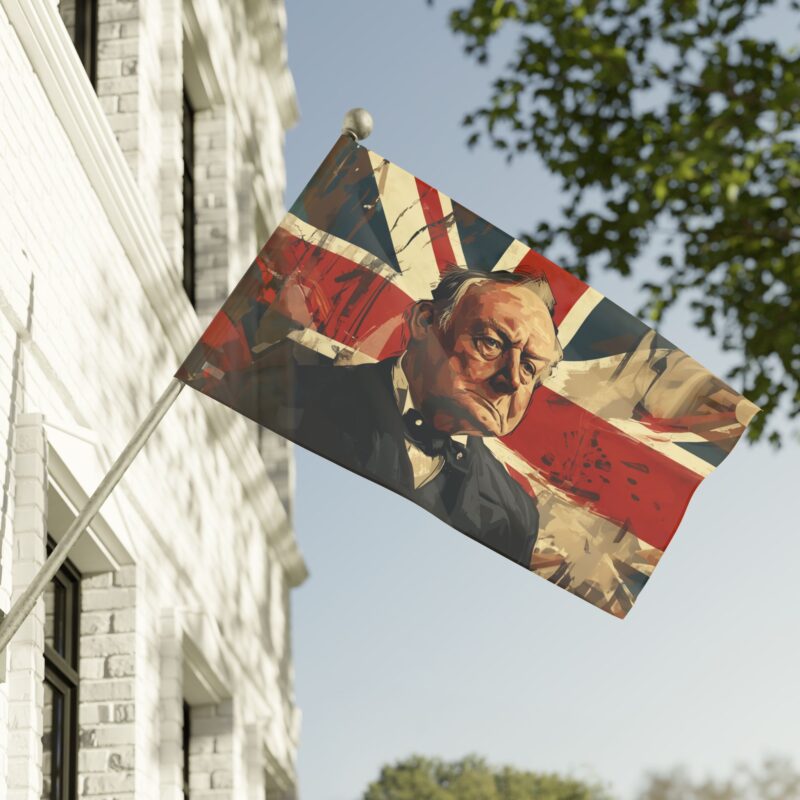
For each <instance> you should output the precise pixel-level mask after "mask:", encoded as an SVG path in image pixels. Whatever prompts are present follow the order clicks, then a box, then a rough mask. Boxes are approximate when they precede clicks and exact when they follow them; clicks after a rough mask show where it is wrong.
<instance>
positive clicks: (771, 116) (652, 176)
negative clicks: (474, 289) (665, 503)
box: [429, 0, 800, 442]
mask: <svg viewBox="0 0 800 800" xmlns="http://www.w3.org/2000/svg"><path fill="white" fill-rule="evenodd" d="M429 1H430V0H429ZM773 6H774V0H471V2H469V3H467V4H466V5H465V6H462V7H459V8H457V9H456V10H454V11H452V12H451V15H450V26H451V28H452V30H453V31H454V32H455V33H456V34H458V35H459V36H460V37H463V40H464V46H465V49H466V52H467V53H468V54H470V55H471V56H473V57H475V58H476V59H477V60H478V61H480V62H484V61H486V60H487V57H488V55H489V50H490V45H491V44H492V42H493V40H494V39H495V38H496V37H497V36H498V34H500V33H501V31H503V42H504V43H506V42H508V41H509V39H510V38H514V39H515V41H516V45H515V47H514V53H513V58H512V59H511V61H510V62H508V63H507V64H506V65H505V67H504V68H503V69H502V70H501V72H500V76H499V77H498V78H497V80H496V81H495V82H494V83H493V90H492V92H491V94H490V97H489V98H488V100H487V102H486V105H485V106H484V107H481V108H479V109H477V110H475V111H473V112H472V113H470V114H468V115H467V116H466V117H465V120H464V123H465V125H466V126H467V127H468V129H469V130H470V139H469V141H470V143H471V144H475V143H476V142H478V141H479V140H481V139H482V138H486V139H488V140H489V141H490V142H491V144H492V145H493V146H495V147H497V148H500V149H502V150H504V151H506V153H507V154H508V158H509V159H513V158H516V157H518V156H520V155H523V154H525V153H526V152H528V151H534V152H536V153H538V155H539V156H540V157H541V158H542V159H543V161H544V163H545V165H546V166H547V168H548V169H549V170H550V171H551V172H552V173H554V174H555V175H556V176H558V177H559V178H560V180H561V183H562V188H563V190H564V193H565V195H566V197H567V201H566V204H565V206H564V207H563V208H562V209H561V211H562V220H561V221H560V222H552V221H550V222H541V223H540V224H539V225H538V227H535V228H532V230H531V231H529V232H528V233H527V234H525V235H524V237H523V238H525V240H526V241H527V242H528V243H529V244H530V245H531V246H534V247H536V248H537V249H539V250H545V251H546V252H548V255H551V256H553V257H555V258H556V260H558V261H559V263H561V264H562V266H564V267H566V268H567V269H570V270H571V271H573V272H575V273H576V274H577V275H579V276H581V277H584V278H585V277H587V275H588V272H589V269H590V268H592V269H594V268H595V267H606V268H610V269H613V270H616V271H618V272H620V273H622V274H623V275H628V274H629V273H630V272H631V268H632V266H633V265H634V263H635V262H636V260H637V258H640V257H641V256H642V255H643V254H644V255H646V257H648V258H653V259H655V260H657V261H658V263H659V264H660V265H661V266H662V267H663V273H662V274H663V280H661V281H659V282H652V283H647V284H644V286H645V288H646V290H647V302H646V305H645V307H644V308H643V309H642V312H643V313H647V314H648V315H649V316H650V318H651V319H652V320H653V321H655V322H656V323H657V322H658V321H659V320H660V319H661V317H662V315H663V313H664V312H665V311H666V310H667V309H668V308H669V307H670V306H671V305H672V304H673V303H675V302H676V301H677V300H678V299H679V298H680V299H688V300H690V301H691V306H692V307H693V309H694V314H695V315H696V323H697V324H698V325H699V327H701V328H703V329H705V330H707V331H709V332H710V333H711V334H712V335H714V336H717V337H719V338H720V340H721V343H722V346H723V347H724V348H725V349H726V350H731V351H734V352H735V353H736V354H737V358H736V363H735V366H734V368H733V369H732V371H731V372H730V373H729V377H730V378H734V379H736V382H737V384H738V385H739V386H741V387H743V389H744V391H745V392H746V393H747V395H748V397H749V398H750V399H751V400H753V401H754V402H755V403H757V404H758V405H760V406H761V407H762V408H763V409H764V412H765V413H763V414H760V415H758V416H757V417H756V418H755V420H754V422H753V425H752V426H751V428H750V435H751V437H753V438H757V437H758V436H760V435H761V434H762V433H764V432H765V426H766V432H767V433H768V434H769V436H770V440H771V441H773V442H779V441H780V436H779V435H778V432H777V430H776V427H777V426H776V425H775V424H774V423H773V424H772V425H771V426H769V425H767V422H768V418H769V416H770V414H771V413H772V412H774V411H775V410H776V408H777V407H778V406H779V403H780V404H781V406H782V407H784V408H785V409H787V410H788V411H789V413H790V414H791V415H792V416H793V417H796V416H797V415H798V414H800V211H799V210H798V203H797V198H798V192H800V136H799V135H798V120H799V119H800V60H799V59H798V55H797V52H796V51H794V52H789V51H784V49H782V47H781V46H780V45H779V43H778V42H777V41H775V40H772V39H770V38H769V37H767V38H764V37H763V36H757V35H755V33H754V26H755V25H757V23H758V20H759V19H760V18H761V17H763V15H764V14H766V13H768V12H770V10H771V7H773ZM799 8H800V0H790V5H789V7H787V8H784V9H783V10H782V11H781V12H780V13H781V14H782V19H784V21H791V22H792V24H793V26H794V30H795V31H796V30H797V24H798V22H800V14H798V13H797V12H798V9H799ZM793 38H796V37H793ZM554 246H558V247H559V249H563V250H564V251H565V252H564V253H563V254H562V253H561V252H554V249H553V248H554ZM773 420H774V417H773Z"/></svg>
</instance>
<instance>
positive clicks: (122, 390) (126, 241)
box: [0, 0, 306, 800]
mask: <svg viewBox="0 0 800 800" xmlns="http://www.w3.org/2000/svg"><path fill="white" fill-rule="evenodd" d="M284 33H285V17H284V10H283V4H282V0H60V2H59V0H35V2H31V0H0V120H1V122H0V258H1V259H2V267H0V442H2V444H1V445H0V447H2V450H3V464H2V468H1V469H0V480H2V499H1V500H0V611H3V612H5V611H7V610H8V608H9V607H10V605H11V603H12V602H13V600H14V599H15V597H16V596H18V595H19V594H20V593H21V592H22V591H23V590H24V588H25V587H26V586H27V585H28V583H29V581H30V580H31V578H32V577H33V575H34V574H35V572H36V570H37V569H38V567H39V566H40V565H41V564H42V563H43V561H44V559H45V557H46V550H47V548H48V547H50V546H52V545H53V544H54V543H55V542H57V541H58V540H59V538H60V537H61V536H62V535H63V533H64V532H65V531H66V529H67V527H68V525H69V523H70V521H71V519H72V518H74V515H75V513H76V509H79V508H80V507H81V506H82V504H83V503H84V502H85V499H86V497H87V496H88V494H90V493H91V491H92V490H93V489H94V487H95V486H96V485H97V483H98V482H99V480H100V478H101V477H102V475H103V474H104V473H105V471H106V470H107V468H108V466H109V464H110V463H111V461H112V460H113V458H114V457H115V456H116V455H117V453H119V451H120V450H121V449H122V447H123V446H124V445H125V444H126V442H127V440H128V438H129V437H130V435H131V434H132V432H133V431H134V429H135V428H136V426H137V424H138V423H139V421H140V420H141V419H142V417H143V416H144V415H145V414H146V413H147V411H148V410H149V408H150V407H151V405H152V403H153V401H154V400H155V398H156V397H157V396H158V395H159V394H160V392H161V391H162V390H163V389H164V387H165V386H166V385H167V382H168V381H169V379H170V377H171V375H172V373H173V372H174V370H175V369H176V367H177V366H178V364H179V363H180V361H181V360H182V358H183V357H184V355H185V354H186V353H187V352H188V350H189V349H190V347H191V345H192V344H193V342H194V341H195V340H196V338H197V337H198V335H199V333H200V331H201V330H202V326H203V325H204V323H205V322H207V320H208V318H209V315H210V314H211V313H213V311H214V310H215V309H216V307H218V305H219V304H220V303H221V301H222V299H223V298H224V297H225V295H226V294H227V293H228V291H229V289H230V288H231V286H232V283H233V281H235V280H236V278H237V277H238V276H239V275H240V274H241V273H242V272H243V271H244V269H245V268H246V266H247V265H248V263H249V261H250V260H251V258H252V256H253V254H254V253H255V252H256V249H257V244H260V243H261V241H263V239H264V238H265V237H266V233H267V232H268V231H269V230H271V229H272V227H273V226H274V225H275V223H276V222H277V220H278V219H279V217H280V215H281V212H282V194H283V187H284V163H283V137H284V131H285V130H286V129H287V128H288V127H289V126H290V125H291V124H293V122H294V121H295V117H296V113H297V112H296V105H295V94H294V86H293V83H292V78H291V74H290V72H289V70H288V68H287V66H286V52H285V44H284V38H285V37H284ZM291 493H292V461H291V452H290V450H289V449H288V446H287V445H286V443H285V442H284V441H283V440H281V439H279V438H278V437H274V436H271V435H270V434H268V433H266V432H261V431H258V430H256V429H255V428H254V427H253V426H252V425H251V424H249V423H248V422H247V421H246V420H244V419H243V418H240V417H237V416H236V415H235V414H233V413H232V412H229V411H228V410H227V409H224V408H223V407H221V406H218V405H217V404H214V403H213V402H211V401H208V400H207V399H205V398H202V397H200V396H199V395H196V394H194V393H192V392H190V391H189V390H187V391H184V392H183V393H182V394H181V396H180V397H179V398H178V400H177V402H176V404H175V405H174V407H173V408H172V409H171V410H170V411H169V413H168V414H167V416H166V417H165V419H164V420H163V422H162V423H161V425H160V426H159V428H158V429H157V431H156V432H155V434H154V435H153V437H152V439H151V441H150V442H149V443H148V444H147V446H146V447H145V449H144V450H143V451H142V453H141V454H140V455H139V456H138V457H137V459H136V461H135V462H134V464H133V465H132V467H131V468H130V470H129V472H128V473H127V474H126V476H125V477H124V479H123V481H122V482H121V484H120V485H119V486H118V487H117V489H116V490H115V492H114V493H113V495H112V497H111V498H110V499H109V501H108V502H107V503H106V505H105V506H104V507H103V509H102V511H101V514H100V515H99V516H98V518H97V519H96V521H95V522H94V523H93V524H92V526H91V529H90V530H89V531H87V532H86V533H85V534H84V535H83V536H82V537H81V540H80V541H79V543H78V544H77V545H76V547H75V548H74V550H73V551H72V554H71V558H70V562H69V564H68V565H66V566H65V568H64V569H63V570H62V571H61V572H60V573H59V575H58V576H57V577H56V580H55V581H54V582H53V583H52V585H51V586H50V587H49V589H48V591H47V592H46V593H45V595H44V597H43V598H42V599H41V600H40V601H39V602H38V603H37V606H36V608H35V610H34V612H33V613H32V614H31V615H30V617H29V618H28V619H27V620H26V622H25V623H24V625H23V627H22V628H21V629H20V631H19V632H18V633H17V635H16V636H15V638H14V639H13V641H12V643H11V644H10V645H9V647H8V648H7V650H6V652H5V653H3V654H0V797H7V798H8V799H9V800H35V799H38V798H43V797H46V798H57V799H58V800H63V798H67V797H81V798H82V797H91V798H103V797H106V798H112V797H113V798H116V799H117V800H124V799H125V798H143V799H144V798H146V799H147V800H154V799H155V798H161V800H178V798H184V797H190V798H192V800H202V799H203V798H247V800H255V798H259V800H262V799H263V798H267V800H273V798H274V799H275V800H286V799H287V798H294V797H295V795H296V788H295V784H296V781H295V771H294V761H295V754H296V749H297V739H298V733H299V712H298V709H297V708H296V706H295V704H294V697H293V675H292V657H291V647H290V624H289V595H290V592H291V589H292V588H294V587H296V586H297V585H299V584H300V583H301V582H302V581H303V580H304V579H305V577H306V568H305V564H304V562H303V559H302V556H301V555H300V553H299V551H298V549H297V546H296V543H295V540H294V534H293V530H292V523H291Z"/></svg>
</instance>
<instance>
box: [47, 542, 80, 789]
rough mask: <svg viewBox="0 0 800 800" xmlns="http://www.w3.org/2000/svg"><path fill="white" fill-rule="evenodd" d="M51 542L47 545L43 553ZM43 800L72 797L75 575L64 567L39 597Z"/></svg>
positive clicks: (77, 620) (77, 608) (74, 783)
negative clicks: (42, 620) (42, 613)
mask: <svg viewBox="0 0 800 800" xmlns="http://www.w3.org/2000/svg"><path fill="white" fill-rule="evenodd" d="M54 546H55V543H54V542H53V541H52V540H48V545H47V551H48V554H49V553H50V551H52V549H53V547H54ZM44 604H45V623H44V727H43V733H42V750H43V758H42V772H43V783H42V800H68V798H72V797H76V796H77V763H78V636H79V625H80V574H79V573H78V571H77V570H76V569H75V567H74V566H73V565H72V564H71V563H70V562H69V561H66V562H64V564H63V566H62V567H61V568H60V569H59V571H58V572H57V573H56V574H55V577H54V578H53V580H52V581H51V582H50V584H49V585H48V587H47V589H46V590H45V593H44Z"/></svg>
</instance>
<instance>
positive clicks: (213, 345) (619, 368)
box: [176, 136, 758, 617]
mask: <svg viewBox="0 0 800 800" xmlns="http://www.w3.org/2000/svg"><path fill="white" fill-rule="evenodd" d="M176 377H178V378H179V379H180V380H181V381H183V382H184V383H186V384H187V385H189V386H191V387H193V388H194V389H196V390H198V391H200V392H202V393H203V394H205V395H208V396H209V397H212V398H214V399H216V400H218V401H219V402H222V403H224V404H225V405H227V406H229V407H231V408H232V409H234V410H236V411H239V412H240V413H243V414H245V415H246V416H248V417H250V418H251V419H254V420H255V421H256V422H258V423H259V424H261V425H263V426H265V427H267V428H269V429H271V430H273V431H275V432H277V433H279V434H281V435H283V436H285V437H287V438H288V439H290V440H292V441H294V442H296V443H297V444H299V445H301V446H303V447H305V448H307V449H308V450H311V451H313V452H315V453H318V454H319V455H321V456H324V457H325V458H328V459H329V460H331V461H333V462H335V463H338V464H340V465H341V466H343V467H345V468H347V469H350V470H352V471H354V472H356V473H358V474H360V475H363V476H364V477H366V478H368V479H370V480H373V481H375V482H377V483H379V484H381V485H383V486H385V487H386V488H388V489H390V490H392V491H395V492H397V493H399V494H401V495H402V496H404V497H406V498H408V499H409V500H411V501H413V502H415V503H417V504H418V505H420V506H421V507H422V508H424V509H426V510H427V511H429V512H431V513H432V514H434V515H435V516H437V517H439V518H440V519H442V520H444V521H445V522H446V523H448V524H449V525H451V526H452V527H454V528H455V529H457V530H459V531H461V532H462V533H464V534H466V535H467V536H469V537H471V538H472V539H475V540H476V541H477V542H479V543H480V544H483V545H485V546H486V547H488V548H490V549H492V550H494V551H495V552H497V553H499V554H501V555H503V556H505V557H507V558H509V559H510V560H512V561H514V562H515V563H517V564H519V565H520V566H522V567H523V568H525V569H528V570H531V571H533V572H535V573H537V574H538V575H540V576H542V577H544V578H546V579H547V580H548V581H550V582H552V583H554V584H556V585H558V586H561V587H562V588H564V589H567V590H568V591H570V592H572V593H573V594H576V595H578V596H579V597H581V598H583V599H584V600H587V601H589V602H590V603H592V604H594V605H596V606H598V607H599V608H602V609H603V610H605V611H607V612H609V613H611V614H613V615H616V616H618V617H624V616H625V615H626V614H627V612H628V611H629V610H630V608H631V607H632V605H633V603H634V602H635V600H636V598H637V596H638V594H639V592H641V590H642V588H643V587H644V585H645V583H646V582H647V581H648V579H649V578H650V575H651V574H652V572H653V570H654V568H655V566H656V565H657V564H658V561H659V559H660V558H661V555H662V553H663V552H664V550H665V549H666V547H667V546H668V544H669V542H670V540H671V539H672V537H673V535H674V533H675V531H676V529H677V527H678V524H679V522H680V520H681V518H682V516H683V514H684V511H685V509H686V506H687V503H688V502H689V499H690V498H691V496H692V494H693V492H694V490H695V489H696V488H697V486H698V485H699V484H700V482H701V481H702V480H703V478H704V477H706V476H707V475H708V474H709V473H710V472H711V471H712V470H713V469H714V468H715V467H716V466H718V465H719V464H720V463H721V462H722V460H723V459H724V458H725V457H726V456H727V455H728V453H729V452H730V451H731V449H732V448H733V446H734V445H735V443H736V442H737V441H738V439H739V437H740V436H741V435H742V433H743V432H744V429H745V427H746V425H747V424H748V422H749V421H750V419H751V418H752V417H753V415H754V414H755V413H756V411H757V410H758V409H757V408H756V406H754V405H753V404H752V403H751V402H750V401H748V400H747V399H745V398H744V397H742V396H741V395H740V394H739V393H737V392H736V391H735V390H733V389H732V388H731V387H729V386H728V385H726V384H725V383H724V382H723V381H722V380H720V379H719V378H717V377H715V376H714V375H712V374H711V373H710V372H709V371H708V370H706V369H705V368H704V367H702V366H701V365H700V364H699V363H698V362H696V361H695V360H694V359H692V358H690V357H689V356H687V355H686V354H685V353H683V352H682V351H681V350H679V349H678V348H677V347H676V346H675V345H674V344H672V343H671V342H670V341H668V340H667V339H665V338H664V337H663V336H662V335H660V334H659V333H658V332H656V331H654V330H652V329H650V328H649V327H648V326H647V325H645V324H644V323H642V322H641V321H640V320H639V319H637V318H636V317H635V316H633V315H631V314H629V313H627V312H626V311H624V310H623V309H622V308H620V307H619V306H617V305H616V304H615V303H613V302H612V301H611V300H609V299H608V298H606V297H604V296H603V295H601V294H600V293H599V292H597V291H596V290H594V289H592V288H591V287H590V286H588V285H587V284H585V283H583V282H582V281H580V280H579V279H577V278H576V277H574V276H573V275H571V274H570V273H568V272H566V271H565V270H562V269H561V268H560V267H558V266H557V265H556V264H554V263H553V262H551V261H549V260H548V259H547V258H545V257H544V256H542V255H540V254H539V253H537V252H535V251H534V250H532V249H530V248H529V247H527V246H526V245H524V244H522V243H521V242H519V241H517V240H516V239H514V238H513V237H512V236H510V235H509V234H507V233H504V232H503V231H502V230H500V229H499V228H497V227H495V226H494V225H492V224H491V223H489V222H487V221H486V220H484V219H482V218H481V217H479V216H478V215H477V214H475V213H473V212H472V211H470V210H468V209H467V208H465V207H463V206H461V205H460V204H459V203H457V202H456V201H455V200H452V199H451V198H450V197H448V196H447V195H445V194H443V193H441V192H439V191H438V190H437V189H435V188H433V187H432V186H429V185H428V184H426V183H424V182H423V181H421V180H419V179H418V178H416V177H414V176H413V175H411V174H409V173H408V172H406V171H404V170H403V169H401V168H400V167H398V166H396V165H395V164H393V163H392V162H390V161H388V160H387V159H385V158H383V157H381V156H379V155H377V154H375V153H373V152H371V151H370V150H368V149H366V148H364V147H363V146H361V145H359V144H358V143H356V142H355V141H353V140H352V139H351V138H350V137H348V136H343V137H341V138H340V139H339V140H338V142H337V143H336V145H335V146H334V148H333V150H332V151H331V152H330V153H329V155H328V156H327V158H326V159H325V161H324V162H323V163H322V165H321V166H320V168H319V169H318V170H317V172H316V174H315V175H314V176H313V178H312V179H311V181H310V182H309V183H308V185H307V186H306V188H305V189H304V190H303V192H302V194H301V195H300V197H299V198H298V200H297V201H296V202H295V203H294V205H293V206H292V207H291V209H290V211H289V212H288V213H287V215H286V217H285V218H284V219H283V221H282V222H281V224H280V225H279V227H278V228H277V230H276V231H275V232H274V233H273V235H272V236H271V237H270V239H269V241H268V242H267V243H266V244H265V245H264V247H263V248H262V249H261V251H260V252H259V254H258V255H257V256H256V258H255V260H254V261H253V263H252V265H251V266H250V268H249V269H248V271H247V272H246V274H245V275H244V277H243V278H242V280H241V281H240V282H239V284H238V285H237V287H236V288H235V289H234V291H233V293H232V294H231V295H230V297H229V298H228V299H227V300H226V302H225V304H224V305H223V307H222V309H221V310H220V311H219V313H218V314H217V315H216V316H215V317H214V319H213V320H212V322H211V323H210V324H209V326H208V328H207V329H206V331H205V332H204V333H203V335H202V337H201V338H200V340H199V341H198V343H197V344H196V346H195V347H194V348H193V350H192V352H191V353H190V354H189V356H188V357H187V359H186V360H185V362H184V363H183V365H182V366H181V367H180V369H179V371H178V372H177V375H176Z"/></svg>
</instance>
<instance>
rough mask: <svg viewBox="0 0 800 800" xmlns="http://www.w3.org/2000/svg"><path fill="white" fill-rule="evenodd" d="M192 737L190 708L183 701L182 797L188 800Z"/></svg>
mask: <svg viewBox="0 0 800 800" xmlns="http://www.w3.org/2000/svg"><path fill="white" fill-rule="evenodd" d="M191 738H192V709H191V706H190V705H189V704H188V703H187V702H186V701H185V700H184V701H183V797H184V800H189V796H190V791H189V775H190V772H189V741H190V740H191Z"/></svg>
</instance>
